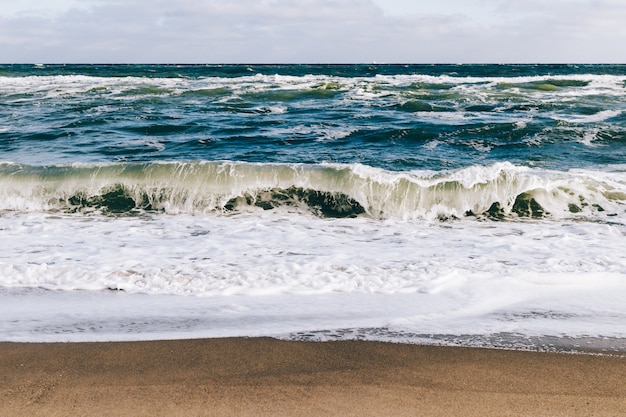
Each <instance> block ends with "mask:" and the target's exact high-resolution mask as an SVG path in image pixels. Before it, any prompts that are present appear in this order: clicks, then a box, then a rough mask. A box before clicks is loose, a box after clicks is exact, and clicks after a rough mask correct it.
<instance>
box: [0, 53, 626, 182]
mask: <svg viewBox="0 0 626 417" xmlns="http://www.w3.org/2000/svg"><path fill="white" fill-rule="evenodd" d="M0 77H1V78H0V103H1V106H0V135H1V136H0V152H1V155H2V159H3V160H5V161H11V162H19V163H26V164H35V165H49V164H62V163H71V162H119V161H123V162H129V161H136V162H152V161H157V160H161V161H163V160H164V161H181V160H184V161H190V160H192V161H196V160H208V161H212V160H230V161H247V162H263V163H265V162H281V163H308V164H316V163H321V162H335V163H346V164H351V163H360V164H364V165H368V166H373V167H380V168H384V169H388V170H394V171H402V170H411V169H429V170H441V169H456V168H461V167H467V166H470V165H476V164H491V163H494V162H497V161H508V162H511V163H513V164H516V165H525V166H532V167H543V168H549V169H559V170H560V169H569V168H581V167H597V166H602V165H607V164H620V163H622V162H623V161H624V157H625V156H626V153H625V150H624V149H625V147H624V145H625V143H626V135H625V126H626V113H625V111H626V100H625V98H626V66H616V65H606V66H603V65H582V66H573V65H560V66H558V65H458V66H455V65H407V66H403V65H378V66H372V65H316V66H313V65H275V66H270V65H263V66H254V65H251V66H246V65H231V66H167V65H166V66H155V65H109V66H92V65H71V66H70V65H68V66H63V65H55V66H44V67H42V68H39V67H33V66H27V65H4V66H0Z"/></svg>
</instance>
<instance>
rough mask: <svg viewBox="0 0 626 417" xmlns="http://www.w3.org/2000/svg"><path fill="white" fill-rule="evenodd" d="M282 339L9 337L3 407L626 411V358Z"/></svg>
mask: <svg viewBox="0 0 626 417" xmlns="http://www.w3.org/2000/svg"><path fill="white" fill-rule="evenodd" d="M587 353H590V354H570V353H552V352H531V351H520V350H505V349H488V348H470V347H444V346H432V345H411V344H394V343H385V342H366V341H332V342H302V341H285V340H278V339H271V338H225V339H187V340H162V341H145V342H82V343H16V342H1V343H0V377H1V379H2V381H3V383H2V384H1V385H0V415H11V416H27V415H28V416H44V415H46V416H49V415H81V416H92V415H93V416H96V415H98V416H107V415H111V416H113V415H137V416H141V415H146V416H147V415H150V416H161V415H162V416H166V415H168V416H172V415H185V416H186V415H201V416H283V415H284V416H319V415H335V416H357V415H358V416H367V415H371V416H381V415H383V416H384V415H390V416H391V415H392V416H404V415H406V416H409V415H411V416H414V415H420V416H452V417H453V416H502V415H507V416H526V415H551V416H574V415H589V416H592V415H602V416H620V415H623V410H625V409H626V385H624V383H623V381H624V380H625V379H626V357H624V356H617V355H615V356H613V355H611V354H610V353H609V354H598V353H594V352H587Z"/></svg>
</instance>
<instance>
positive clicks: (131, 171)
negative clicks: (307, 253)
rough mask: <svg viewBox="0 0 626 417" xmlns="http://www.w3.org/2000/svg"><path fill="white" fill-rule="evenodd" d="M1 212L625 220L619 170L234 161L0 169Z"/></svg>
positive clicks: (623, 179)
mask: <svg viewBox="0 0 626 417" xmlns="http://www.w3.org/2000/svg"><path fill="white" fill-rule="evenodd" d="M0 197H1V203H0V204H1V205H0V210H2V211H18V212H29V211H60V212H69V213H83V214H90V213H91V214H105V215H106V214H108V215H119V214H139V213H142V212H149V213H165V214H210V213H211V214H233V213H237V212H242V211H250V210H272V209H284V210H287V211H292V212H293V213H309V214H311V213H312V214H314V215H316V216H319V217H356V216H366V217H370V218H373V219H403V220H416V219H426V220H453V219H461V218H474V219H478V220H485V219H486V220H505V219H508V220H516V219H523V218H535V219H536V218H555V219H563V218H577V219H580V220H594V221H597V220H602V219H604V220H610V219H613V220H615V219H621V218H623V217H624V204H626V175H625V174H624V173H623V172H619V171H617V172H599V171H568V172H561V171H549V170H541V169H532V168H528V167H523V166H516V165H513V164H511V163H506V162H504V163H496V164H492V165H487V166H481V165H476V166H470V167H467V168H462V169H457V170H451V171H437V172H435V171H424V170H420V171H418V170H415V171H403V172H396V171H389V170H384V169H381V168H375V167H370V166H366V165H361V164H328V163H322V164H281V163H246V162H231V161H193V162H155V163H102V164H68V165H55V166H29V165H22V164H14V163H3V164H0Z"/></svg>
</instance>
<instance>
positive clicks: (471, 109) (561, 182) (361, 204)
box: [0, 65, 626, 350]
mask: <svg viewBox="0 0 626 417" xmlns="http://www.w3.org/2000/svg"><path fill="white" fill-rule="evenodd" d="M625 161H626V66H624V65H223V66H222V65H195V66H178V65H0V298H1V299H2V302H0V313H1V314H0V316H1V317H0V339H1V340H27V341H28V340H30V341H49V340H123V339H146V338H147V339H149V338H173V337H174V338H175V337H217V336H233V335H238V336H251V335H282V336H285V335H286V337H291V338H294V337H295V338H302V337H305V338H306V335H307V334H308V335H311V337H312V338H318V336H319V335H322V336H320V337H321V338H322V339H324V338H325V337H330V338H335V337H342V336H341V335H345V337H346V338H350V337H373V338H377V339H379V340H393V341H406V340H412V341H415V340H417V341H420V342H422V341H424V340H425V339H429V338H431V339H432V340H435V341H436V342H437V341H460V342H458V343H461V344H471V343H470V342H471V341H472V340H481V341H482V342H481V343H479V344H484V345H488V346H492V345H494V344H495V345H498V343H499V345H501V346H514V347H515V346H517V347H519V346H526V345H528V344H530V345H533V344H534V343H535V342H532V340H553V338H556V339H559V340H560V338H563V337H567V338H573V340H574V342H572V343H574V344H576V343H578V342H577V341H580V340H593V341H596V342H597V341H598V340H609V342H607V343H608V344H609V345H611V346H612V347H613V348H619V349H621V350H623V346H624V345H625V343H624V338H626V332H625V331H624V326H623V323H624V320H625V318H626V309H625V307H624V303H623V300H624V297H626V278H625V277H626V256H625V255H624V250H623V248H624V247H626V162H625ZM49 290H55V291H49ZM110 290H116V291H115V292H113V293H116V292H117V290H120V293H123V295H120V294H117V295H112V294H111V293H112V291H110ZM146 294H148V295H146ZM126 295H128V297H126ZM190 296H191V297H193V302H192V301H189V298H190ZM194 296H201V297H194ZM137 323H143V325H137ZM303 335H305V336H303ZM324 335H326V336H324ZM429 335H430V336H429ZM605 337H608V338H609V339H603V338H605ZM533 338H535V339H533ZM536 338H539V339H536ZM585 338H587V339H585ZM589 338H590V339H589ZM494 340H498V341H500V342H497V343H496V342H494ZM529 340H530V342H528V341H529ZM455 343H456V342H455ZM578 344H580V343H578ZM596 347H597V346H596Z"/></svg>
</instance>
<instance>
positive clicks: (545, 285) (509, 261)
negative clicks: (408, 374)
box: [0, 210, 626, 340]
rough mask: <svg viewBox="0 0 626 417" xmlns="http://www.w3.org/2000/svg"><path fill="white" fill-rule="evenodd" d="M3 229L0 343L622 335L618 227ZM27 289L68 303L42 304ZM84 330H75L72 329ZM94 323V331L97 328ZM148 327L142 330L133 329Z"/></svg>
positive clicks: (238, 221) (25, 219)
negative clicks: (366, 334) (297, 335)
mask: <svg viewBox="0 0 626 417" xmlns="http://www.w3.org/2000/svg"><path fill="white" fill-rule="evenodd" d="M0 230H2V239H1V240H0V254H1V255H0V288H2V287H3V288H5V289H4V290H3V291H4V292H5V293H6V292H7V291H8V292H9V293H11V294H13V295H14V294H15V293H16V292H17V293H20V294H22V298H20V297H16V298H12V297H13V295H11V296H7V297H8V298H6V297H5V300H9V301H7V302H4V300H3V302H2V303H0V309H2V311H1V314H0V317H2V318H1V319H0V328H1V329H2V331H0V334H1V335H2V338H3V339H5V340H103V339H106V340H121V339H129V338H136V339H137V338H138V339H141V338H155V337H157V338H168V337H190V336H195V337H201V336H225V335H239V336H245V335H249V336H250V335H277V334H284V333H286V332H299V331H310V330H323V329H338V328H343V327H359V326H360V327H381V326H382V327H386V328H390V329H394V331H402V332H413V333H419V334H428V333H440V334H446V333H448V334H467V333H472V334H491V333H494V332H511V331H515V332H517V333H520V334H527V335H545V334H550V335H583V334H584V335H591V336H594V335H595V336H600V335H602V336H611V337H624V336H626V331H624V326H623V322H624V319H626V307H625V305H624V303H623V299H624V297H625V296H626V256H625V255H624V253H623V248H624V247H626V229H625V227H624V226H622V225H610V224H600V223H575V222H572V223H567V222H566V223H561V222H551V221H541V222H520V223H512V222H511V223H509V222H498V223H493V222H485V223H481V222H476V221H458V222H452V223H443V224H442V223H429V222H411V223H407V222H402V221H384V222H381V221H373V220H367V219H334V220H324V219H319V218H315V217H309V216H303V215H297V216H293V215H290V214H289V213H287V212H286V211H281V210H278V211H272V212H264V213H262V214H259V213H254V214H242V215H237V216H184V215H177V216H168V215H161V216H155V217H152V218H137V217H134V218H133V217H128V218H117V219H112V218H99V217H94V218H85V217H81V216H66V217H55V216H49V215H45V214H34V213H31V214H20V215H17V214H8V213H5V214H3V215H2V216H0ZM25 287H26V288H46V289H49V290H62V291H63V292H62V293H56V292H52V293H50V292H47V293H43V295H41V294H40V295H37V296H36V297H35V296H33V293H32V292H28V291H26V292H24V290H19V288H25ZM7 288H13V290H11V291H12V292H11V291H9V290H7ZM103 289H120V290H124V294H127V295H128V298H124V300H125V301H124V302H123V303H122V306H121V307H119V308H116V307H114V305H115V303H117V302H118V300H119V297H118V298H114V299H112V298H111V297H110V296H106V295H102V293H100V292H98V291H99V290H103ZM85 291H87V292H85ZM91 291H96V293H92V292H91ZM66 292H69V295H67V293H66ZM38 294H39V293H38ZM58 294H66V295H58ZM132 294H137V295H135V296H132ZM138 294H149V295H150V296H139V295H138ZM33 297H34V298H33ZM48 297H50V298H48ZM82 297H84V298H82ZM136 297H139V298H136ZM146 297H147V298H146ZM150 297H154V298H150ZM163 297H165V298H163ZM66 299H67V300H69V301H67V300H66ZM10 300H14V301H13V302H11V301H10ZM15 300H18V301H15ZM19 300H21V301H19ZM60 300H61V301H60ZM62 300H66V301H67V302H68V303H69V304H67V303H66V304H63V303H64V302H65V301H62ZM81 300H82V301H81ZM112 300H113V301H112ZM17 302H20V303H21V304H20V305H21V307H19V308H17V307H16V306H15V305H14V303H17ZM59 303H60V304H59ZM267 306H271V307H267ZM263 308H269V310H264V309H263ZM94 316H97V317H95V318H94ZM164 316H166V317H167V319H166V320H164V319H163V317H164ZM559 317H560V319H558V318H559ZM79 318H80V319H79ZM190 318H193V320H195V321H193V320H192V321H191V322H189V319H190ZM77 320H78V321H80V322H81V323H82V324H81V326H83V327H84V326H86V327H85V328H84V329H83V330H81V331H77V330H71V329H75V326H76V321H77ZM90 320H93V321H94V323H99V324H97V325H94V326H92V327H93V329H92V330H89V326H87V324H89V322H90ZM137 320H139V321H137ZM141 320H145V321H146V322H149V325H146V326H147V327H146V328H145V329H144V330H141V328H140V327H141V326H134V327H133V326H131V325H130V324H129V323H132V322H135V323H137V322H139V323H141ZM160 321H162V323H161V322H160ZM115 323H117V324H119V325H121V324H120V323H122V324H123V323H126V324H124V326H130V327H126V328H125V327H120V328H117V327H115V326H116V325H115ZM185 323H188V324H187V325H186V324H185ZM189 323H192V324H189ZM92 324H93V323H92ZM72 326H74V327H72ZM131 327H132V330H129V329H130V328H131ZM81 328H82V327H81ZM55 329H56V330H55ZM68 329H69V330H68ZM68 332H69V333H68Z"/></svg>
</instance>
